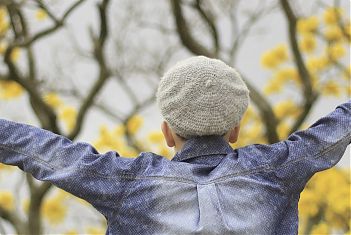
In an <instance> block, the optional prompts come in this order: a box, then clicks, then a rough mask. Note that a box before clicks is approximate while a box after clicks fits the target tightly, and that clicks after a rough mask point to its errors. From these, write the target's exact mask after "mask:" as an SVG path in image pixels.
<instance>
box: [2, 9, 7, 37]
mask: <svg viewBox="0 0 351 235" xmlns="http://www.w3.org/2000/svg"><path fill="white" fill-rule="evenodd" d="M8 28H9V21H8V19H7V10H6V8H5V7H0V37H2V36H3V35H4V34H5V33H6V32H7V30H8Z"/></svg>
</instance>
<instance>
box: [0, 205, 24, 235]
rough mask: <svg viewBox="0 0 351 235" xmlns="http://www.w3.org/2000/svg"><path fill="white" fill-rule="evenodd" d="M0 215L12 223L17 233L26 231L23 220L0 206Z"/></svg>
mask: <svg viewBox="0 0 351 235" xmlns="http://www.w3.org/2000/svg"><path fill="white" fill-rule="evenodd" d="M0 217H1V218H3V219H4V220H6V221H8V222H9V223H10V224H12V226H13V227H14V229H15V230H16V232H17V234H25V233H26V230H25V225H24V222H23V221H22V220H21V219H20V218H19V217H18V216H17V215H16V214H14V213H13V212H10V211H8V210H6V209H4V208H2V207H0Z"/></svg>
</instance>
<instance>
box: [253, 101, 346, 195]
mask: <svg viewBox="0 0 351 235" xmlns="http://www.w3.org/2000/svg"><path fill="white" fill-rule="evenodd" d="M350 142H351V100H349V101H348V102H346V103H344V104H341V105H339V106H338V107H337V108H336V109H335V110H334V111H333V112H331V113H330V114H329V115H327V116H325V117H322V118H321V119H319V120H318V121H317V122H315V123H314V124H313V125H312V126H310V127H309V128H308V129H306V130H303V131H297V132H295V133H293V134H291V135H290V136H289V137H288V139H287V140H285V141H282V142H279V143H276V144H273V145H256V146H255V145H254V146H252V147H250V146H249V147H248V148H249V149H247V150H248V151H247V152H248V153H249V155H250V154H254V155H256V156H257V155H259V156H260V157H261V158H262V159H260V161H261V163H262V162H263V163H262V164H266V165H267V170H269V171H274V174H275V176H276V177H277V179H281V180H282V181H283V182H284V183H285V184H286V186H287V188H290V189H293V190H294V191H299V190H302V189H303V188H304V186H305V184H306V183H307V181H308V180H309V179H310V178H311V177H312V175H313V174H314V173H316V172H318V171H322V170H325V169H329V168H331V167H333V166H334V165H336V164H337V163H338V162H339V160H340V159H341V157H342V156H343V154H344V153H345V150H346V148H347V146H348V145H349V144H350Z"/></svg>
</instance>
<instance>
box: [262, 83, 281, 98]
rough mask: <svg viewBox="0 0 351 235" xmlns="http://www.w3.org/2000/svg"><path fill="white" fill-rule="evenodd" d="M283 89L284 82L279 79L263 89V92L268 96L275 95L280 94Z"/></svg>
mask: <svg viewBox="0 0 351 235" xmlns="http://www.w3.org/2000/svg"><path fill="white" fill-rule="evenodd" d="M282 88H283V82H282V81H280V80H277V79H271V80H270V81H269V82H268V84H267V85H266V86H265V87H264V88H263V92H264V94H266V95H271V94H273V93H279V92H280V91H281V90H282Z"/></svg>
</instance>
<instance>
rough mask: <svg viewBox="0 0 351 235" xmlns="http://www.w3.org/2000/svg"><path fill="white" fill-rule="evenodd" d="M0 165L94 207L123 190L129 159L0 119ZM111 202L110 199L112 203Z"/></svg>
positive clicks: (106, 201)
mask: <svg viewBox="0 0 351 235" xmlns="http://www.w3.org/2000/svg"><path fill="white" fill-rule="evenodd" d="M0 162H1V163H4V164H9V165H14V166H18V167H19V168H20V169H22V170H23V171H25V172H28V173H30V174H32V175H33V176H34V177H35V178H36V179H38V180H42V181H49V182H51V183H53V184H54V185H56V186H58V187H60V188H62V189H64V190H66V191H68V192H70V193H72V194H74V195H76V196H78V197H80V198H83V199H85V200H86V201H88V202H90V203H91V204H93V205H94V206H96V207H99V206H109V204H108V203H111V207H112V206H113V205H112V202H113V201H114V202H116V200H118V199H119V198H121V194H122V193H123V191H124V190H125V188H126V182H127V180H128V179H127V178H128V177H125V176H126V175H127V176H128V174H130V168H131V166H132V163H133V159H128V158H121V157H120V156H119V155H118V154H117V153H116V152H107V153H105V154H99V153H98V152H97V151H96V150H95V149H94V148H93V147H92V146H91V145H89V144H86V143H73V142H72V141H70V140H69V139H67V138H65V137H63V136H60V135H56V134H54V133H52V132H49V131H46V130H43V129H40V128H36V127H33V126H29V125H25V124H20V123H15V122H11V121H7V120H3V119H0ZM112 199H113V200H112Z"/></svg>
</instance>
